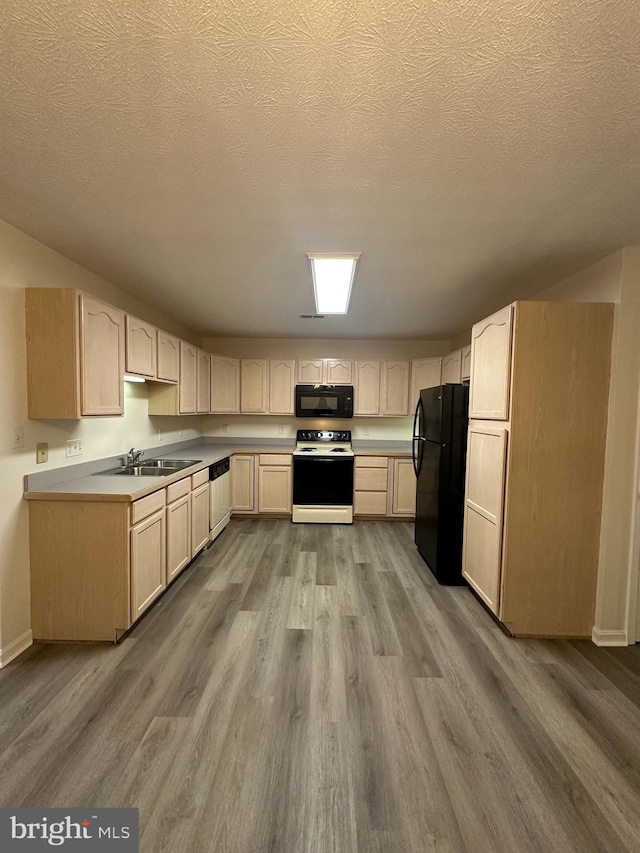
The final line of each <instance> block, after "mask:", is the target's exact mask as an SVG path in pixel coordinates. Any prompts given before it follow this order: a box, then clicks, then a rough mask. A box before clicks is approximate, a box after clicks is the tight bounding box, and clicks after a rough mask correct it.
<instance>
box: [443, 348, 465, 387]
mask: <svg viewBox="0 0 640 853" xmlns="http://www.w3.org/2000/svg"><path fill="white" fill-rule="evenodd" d="M445 382H453V383H455V384H459V383H460V382H462V350H459V349H458V350H456V351H455V352H450V353H449V355H445V356H444V357H443V359H442V384H443V385H444V383H445Z"/></svg>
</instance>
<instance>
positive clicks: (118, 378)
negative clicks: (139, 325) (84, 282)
mask: <svg viewBox="0 0 640 853" xmlns="http://www.w3.org/2000/svg"><path fill="white" fill-rule="evenodd" d="M80 323H81V330H80V353H81V358H80V380H81V395H82V396H81V409H82V414H83V415H121V414H122V413H123V411H124V408H123V395H124V389H123V380H122V376H123V374H124V337H125V328H124V326H125V323H124V313H123V312H122V311H118V309H117V308H112V307H111V306H110V305H105V304H104V302H99V301H98V300H97V299H93V298H92V297H90V296H86V295H85V294H81V296H80Z"/></svg>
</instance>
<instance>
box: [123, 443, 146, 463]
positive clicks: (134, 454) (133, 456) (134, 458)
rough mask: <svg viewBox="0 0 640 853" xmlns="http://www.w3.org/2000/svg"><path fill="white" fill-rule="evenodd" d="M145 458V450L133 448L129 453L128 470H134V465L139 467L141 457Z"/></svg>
mask: <svg viewBox="0 0 640 853" xmlns="http://www.w3.org/2000/svg"><path fill="white" fill-rule="evenodd" d="M141 456H144V450H136V449H135V448H133V447H132V448H131V450H130V451H129V452H128V453H127V462H126V466H127V468H133V467H134V465H137V464H138V462H140V457H141Z"/></svg>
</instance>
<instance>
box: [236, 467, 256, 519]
mask: <svg viewBox="0 0 640 853" xmlns="http://www.w3.org/2000/svg"><path fill="white" fill-rule="evenodd" d="M255 491H256V457H255V454H253V453H247V454H237V455H236V454H234V455H233V456H232V457H231V510H232V512H234V513H251V512H255V511H256V495H255Z"/></svg>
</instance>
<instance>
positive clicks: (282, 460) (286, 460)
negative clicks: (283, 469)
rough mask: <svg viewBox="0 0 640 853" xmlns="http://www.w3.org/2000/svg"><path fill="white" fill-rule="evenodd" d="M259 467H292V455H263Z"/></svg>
mask: <svg viewBox="0 0 640 853" xmlns="http://www.w3.org/2000/svg"><path fill="white" fill-rule="evenodd" d="M258 464H259V465H291V454H290V453H261V454H260V458H259V463H258Z"/></svg>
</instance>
